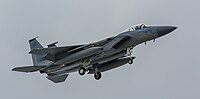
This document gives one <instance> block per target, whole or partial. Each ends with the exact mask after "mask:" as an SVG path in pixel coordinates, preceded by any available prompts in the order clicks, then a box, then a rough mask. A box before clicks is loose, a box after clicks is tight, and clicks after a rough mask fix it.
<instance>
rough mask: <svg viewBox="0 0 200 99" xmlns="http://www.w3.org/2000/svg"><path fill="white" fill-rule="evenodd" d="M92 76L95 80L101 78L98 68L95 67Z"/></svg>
mask: <svg viewBox="0 0 200 99" xmlns="http://www.w3.org/2000/svg"><path fill="white" fill-rule="evenodd" d="M94 78H95V79H96V80H99V79H101V72H99V70H98V68H95V73H94Z"/></svg>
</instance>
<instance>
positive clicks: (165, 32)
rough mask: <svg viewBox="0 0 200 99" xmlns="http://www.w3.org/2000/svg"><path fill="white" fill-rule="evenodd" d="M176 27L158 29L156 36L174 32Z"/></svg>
mask: <svg viewBox="0 0 200 99" xmlns="http://www.w3.org/2000/svg"><path fill="white" fill-rule="evenodd" d="M176 28H177V27H175V26H162V27H159V28H158V36H159V37H160V36H163V35H166V34H168V33H170V32H172V31H174V30H175V29H176Z"/></svg>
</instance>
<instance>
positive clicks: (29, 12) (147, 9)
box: [0, 0, 200, 99]
mask: <svg viewBox="0 0 200 99" xmlns="http://www.w3.org/2000/svg"><path fill="white" fill-rule="evenodd" d="M199 4H200V1H199V0H98V1H97V0H79V1H78V0H0V34H1V35H0V46H1V50H0V55H1V57H0V60H1V66H0V78H1V82H0V98H1V99H71V98H72V99H74V98H76V99H78V98H79V99H88V98H89V99H90V98H95V99H122V98H129V99H130V98H135V99H199V98H200V85H199V84H200V60H199V56H200V53H199V51H200V44H199V43H200V33H199V31H198V30H199V26H200V19H199V18H200V10H199V9H200V6H199ZM138 23H145V24H148V25H174V26H178V29H177V30H176V31H174V32H173V33H172V34H169V35H167V36H164V37H162V38H159V39H157V40H156V42H155V43H153V42H148V43H147V45H146V46H145V45H144V44H141V45H139V46H137V47H136V48H135V49H134V56H136V59H135V61H134V62H135V63H134V64H133V65H125V66H123V67H120V68H117V69H114V70H111V71H108V72H106V73H103V77H102V79H101V80H100V81H96V80H95V79H94V78H93V75H85V76H84V77H80V76H79V75H78V74H77V73H73V74H70V76H69V77H68V79H67V80H66V82H64V83H61V84H54V83H52V82H51V81H49V80H47V79H46V78H45V75H40V74H39V73H33V74H24V73H17V72H11V69H12V68H13V67H15V66H23V65H32V61H31V56H30V55H29V54H28V52H29V45H28V40H29V39H31V38H33V37H35V36H39V41H40V42H41V43H42V44H43V45H45V46H46V45H47V44H49V43H52V42H54V41H58V42H59V44H58V45H59V46H63V45H72V44H79V43H88V42H92V41H97V40H101V39H103V38H106V37H109V36H113V35H117V34H118V33H119V32H121V31H123V30H124V29H126V28H128V27H129V26H132V25H135V24H138Z"/></svg>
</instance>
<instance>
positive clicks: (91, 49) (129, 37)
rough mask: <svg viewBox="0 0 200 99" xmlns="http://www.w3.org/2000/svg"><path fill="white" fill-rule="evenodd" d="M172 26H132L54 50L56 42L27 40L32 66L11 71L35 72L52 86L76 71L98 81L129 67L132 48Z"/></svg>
mask: <svg viewBox="0 0 200 99" xmlns="http://www.w3.org/2000/svg"><path fill="white" fill-rule="evenodd" d="M176 28H177V27H175V26H147V25H144V24H141V25H136V26H132V27H130V28H128V29H126V30H125V31H123V32H120V33H119V34H118V35H116V36H112V37H109V38H106V39H104V40H101V41H97V42H93V43H89V44H80V45H72V46H62V47H57V46H56V44H57V43H58V42H55V43H52V44H49V45H47V46H48V47H47V48H43V46H42V45H41V44H40V43H39V42H38V40H37V38H33V39H31V40H29V44H30V49H31V51H30V52H29V54H31V55H32V60H33V66H24V67H15V68H13V69H12V71H18V72H26V73H28V72H37V71H39V72H40V73H41V74H47V77H46V78H48V79H49V80H51V81H53V82H54V83H60V82H64V81H65V80H66V78H67V77H68V75H69V74H70V73H73V72H78V73H79V74H80V75H84V74H86V73H87V74H94V78H95V79H96V80H99V79H100V78H101V76H102V72H105V71H108V70H111V69H114V68H117V67H120V66H123V65H125V64H127V63H128V64H133V60H134V59H135V57H134V56H133V55H132V53H133V48H134V47H136V46H137V45H139V44H141V43H145V44H146V42H147V41H151V40H153V41H155V39H156V38H159V37H161V36H164V35H166V34H169V33H170V32H172V31H174V30H175V29H176Z"/></svg>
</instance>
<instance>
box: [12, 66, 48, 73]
mask: <svg viewBox="0 0 200 99" xmlns="http://www.w3.org/2000/svg"><path fill="white" fill-rule="evenodd" d="M44 67H46V66H25V67H15V68H13V69H12V71H18V72H26V73H28V72H35V71H38V70H40V69H42V68H44Z"/></svg>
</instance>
